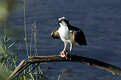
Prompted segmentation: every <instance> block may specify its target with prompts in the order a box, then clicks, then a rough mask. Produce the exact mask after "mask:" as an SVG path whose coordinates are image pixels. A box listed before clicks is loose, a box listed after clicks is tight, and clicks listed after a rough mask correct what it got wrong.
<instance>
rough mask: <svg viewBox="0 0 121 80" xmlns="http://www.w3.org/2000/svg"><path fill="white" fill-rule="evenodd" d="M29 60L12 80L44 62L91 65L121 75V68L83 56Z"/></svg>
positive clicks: (30, 57) (43, 57) (36, 57)
mask: <svg viewBox="0 0 121 80" xmlns="http://www.w3.org/2000/svg"><path fill="white" fill-rule="evenodd" d="M28 58H29V59H30V60H28V61H27V63H25V64H24V65H22V66H21V67H20V65H19V69H17V70H18V71H16V73H15V71H13V73H11V75H10V76H9V77H10V78H15V77H16V76H18V75H19V74H20V73H21V72H22V71H23V70H24V69H26V68H27V67H28V66H29V65H31V64H35V63H43V62H64V61H68V62H79V63H84V64H87V65H91V66H94V67H97V68H100V69H103V70H106V71H108V72H111V73H112V74H118V75H121V68H119V67H116V66H114V65H111V64H108V63H105V62H102V61H99V60H96V59H92V58H87V57H83V56H76V55H71V56H68V58H66V57H61V56H59V55H54V56H28ZM15 70H16V69H15Z"/></svg>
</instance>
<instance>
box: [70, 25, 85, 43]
mask: <svg viewBox="0 0 121 80" xmlns="http://www.w3.org/2000/svg"><path fill="white" fill-rule="evenodd" d="M69 29H70V30H72V32H73V33H74V35H75V41H76V42H77V43H78V44H80V45H87V42H86V38H85V35H84V33H83V31H82V30H81V29H79V28H77V27H73V26H71V27H70V28H69Z"/></svg>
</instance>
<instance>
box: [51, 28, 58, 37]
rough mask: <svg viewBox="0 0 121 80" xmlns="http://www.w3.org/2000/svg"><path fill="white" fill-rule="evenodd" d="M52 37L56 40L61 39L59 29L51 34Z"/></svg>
mask: <svg viewBox="0 0 121 80" xmlns="http://www.w3.org/2000/svg"><path fill="white" fill-rule="evenodd" d="M51 37H52V38H54V39H60V35H59V33H58V29H55V30H53V31H52V32H51Z"/></svg>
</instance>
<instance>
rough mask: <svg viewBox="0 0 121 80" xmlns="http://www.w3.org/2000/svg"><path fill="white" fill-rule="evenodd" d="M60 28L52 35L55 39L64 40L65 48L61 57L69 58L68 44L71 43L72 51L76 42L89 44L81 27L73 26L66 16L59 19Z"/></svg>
mask: <svg viewBox="0 0 121 80" xmlns="http://www.w3.org/2000/svg"><path fill="white" fill-rule="evenodd" d="M58 23H59V24H60V28H59V29H56V30H54V31H52V32H51V37H52V38H55V39H59V38H60V39H61V40H62V41H63V42H64V49H63V50H62V51H61V52H60V55H61V57H66V58H67V54H68V52H67V50H66V48H67V45H68V43H70V52H69V55H71V53H72V48H73V45H74V44H79V45H87V42H86V39H85V35H84V33H83V32H82V30H81V29H79V28H76V27H73V26H71V25H70V23H69V21H68V20H67V19H65V17H61V18H59V19H58Z"/></svg>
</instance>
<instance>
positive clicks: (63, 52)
mask: <svg viewBox="0 0 121 80" xmlns="http://www.w3.org/2000/svg"><path fill="white" fill-rule="evenodd" d="M67 55H68V52H67V51H62V52H60V56H61V57H66V59H67Z"/></svg>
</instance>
